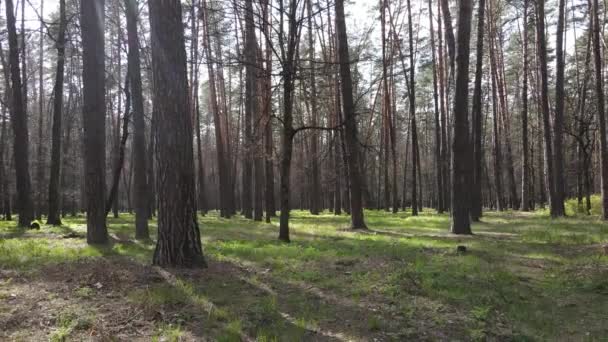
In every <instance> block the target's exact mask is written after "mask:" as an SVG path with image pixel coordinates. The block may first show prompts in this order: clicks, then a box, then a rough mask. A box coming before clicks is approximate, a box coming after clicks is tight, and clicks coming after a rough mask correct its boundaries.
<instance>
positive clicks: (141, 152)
mask: <svg viewBox="0 0 608 342" xmlns="http://www.w3.org/2000/svg"><path fill="white" fill-rule="evenodd" d="M125 7H126V14H127V39H128V44H129V55H128V63H129V65H128V72H127V77H128V79H129V84H130V85H131V99H132V103H133V162H134V165H133V172H134V182H135V184H134V190H135V191H134V197H135V238H136V239H147V238H148V237H149V236H150V234H149V232H148V217H149V213H148V181H147V170H146V169H147V167H146V163H147V161H146V121H145V119H144V99H143V91H142V86H141V65H140V59H139V58H140V57H139V39H138V28H137V24H138V21H139V19H138V7H137V0H125ZM127 101H129V100H128V99H127Z"/></svg>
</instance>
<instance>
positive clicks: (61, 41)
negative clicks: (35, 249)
mask: <svg viewBox="0 0 608 342" xmlns="http://www.w3.org/2000/svg"><path fill="white" fill-rule="evenodd" d="M66 27H67V19H66V9H65V0H59V34H58V36H57V43H56V47H57V70H56V71H55V88H54V91H53V92H54V93H55V96H54V98H53V128H52V143H51V175H50V179H49V215H48V218H47V224H52V225H61V215H60V196H59V194H60V191H61V190H60V187H61V186H62V184H61V182H60V181H61V159H62V156H61V145H62V144H61V130H62V116H63V80H64V74H65V32H66Z"/></svg>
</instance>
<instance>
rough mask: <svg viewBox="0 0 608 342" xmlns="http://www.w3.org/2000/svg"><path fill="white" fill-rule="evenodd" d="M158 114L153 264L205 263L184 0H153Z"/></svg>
mask: <svg viewBox="0 0 608 342" xmlns="http://www.w3.org/2000/svg"><path fill="white" fill-rule="evenodd" d="M148 6H149V11H150V29H151V41H152V60H153V63H152V65H153V75H154V89H153V100H154V111H155V116H156V118H157V119H158V123H157V125H158V126H157V130H156V132H155V134H156V137H157V144H156V155H157V165H158V177H157V178H156V187H157V189H158V200H159V201H158V202H159V207H158V241H157V243H156V249H155V251H154V257H153V261H152V262H153V264H154V265H159V266H177V267H183V266H186V267H195V266H206V263H205V259H204V257H203V251H202V246H201V239H200V231H199V227H198V222H197V214H196V193H195V184H196V181H195V172H194V154H193V142H192V136H193V134H192V133H193V125H192V117H191V115H190V111H189V110H188V109H189V104H188V102H189V95H188V94H189V93H188V78H187V67H186V48H185V43H184V28H183V24H182V8H181V2H180V1H179V0H158V1H150V2H148Z"/></svg>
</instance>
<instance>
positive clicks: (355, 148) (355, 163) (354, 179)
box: [336, 0, 367, 229]
mask: <svg viewBox="0 0 608 342" xmlns="http://www.w3.org/2000/svg"><path fill="white" fill-rule="evenodd" d="M336 35H337V40H338V61H339V64H340V78H341V82H340V84H341V86H342V110H343V112H344V126H345V129H344V131H345V132H344V133H345V140H346V153H347V155H346V157H347V161H348V176H349V178H350V209H351V223H352V227H351V228H352V229H367V226H366V225H365V220H364V217H363V203H362V196H361V175H360V165H359V158H360V155H359V141H358V140H357V120H356V117H355V103H354V100H353V85H352V78H351V74H350V57H349V52H348V41H347V35H346V22H345V20H344V0H336Z"/></svg>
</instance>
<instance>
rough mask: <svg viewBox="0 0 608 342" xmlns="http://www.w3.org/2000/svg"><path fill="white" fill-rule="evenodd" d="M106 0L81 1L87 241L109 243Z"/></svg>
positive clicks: (90, 242)
mask: <svg viewBox="0 0 608 342" xmlns="http://www.w3.org/2000/svg"><path fill="white" fill-rule="evenodd" d="M104 5H105V0H81V1H80V13H81V17H80V27H81V29H82V62H83V72H82V78H83V87H84V88H83V108H82V112H83V126H84V169H85V196H86V198H85V203H86V211H87V242H88V243H89V244H95V243H106V242H107V241H108V230H107V227H106V211H105V200H106V176H105V169H106V163H105V161H106V158H105V156H106V135H105V127H106V102H105V51H104V46H105V39H104V27H105V15H104Z"/></svg>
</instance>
